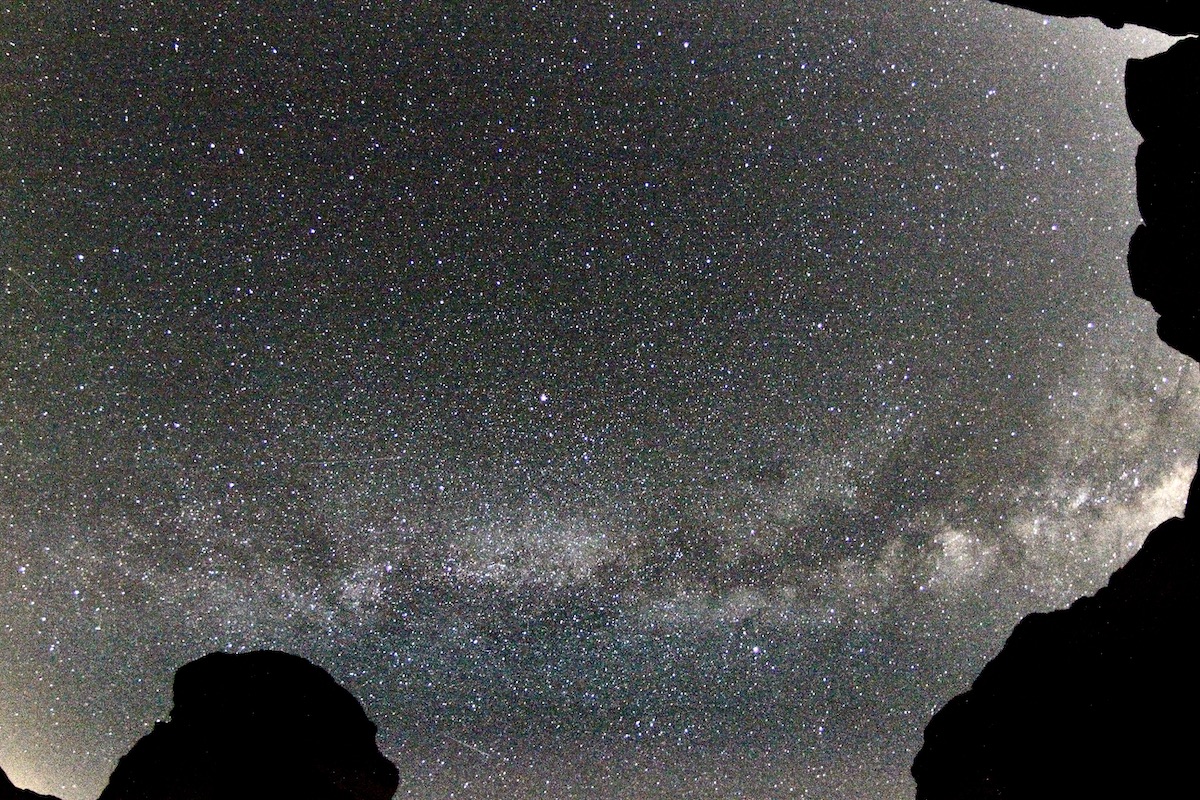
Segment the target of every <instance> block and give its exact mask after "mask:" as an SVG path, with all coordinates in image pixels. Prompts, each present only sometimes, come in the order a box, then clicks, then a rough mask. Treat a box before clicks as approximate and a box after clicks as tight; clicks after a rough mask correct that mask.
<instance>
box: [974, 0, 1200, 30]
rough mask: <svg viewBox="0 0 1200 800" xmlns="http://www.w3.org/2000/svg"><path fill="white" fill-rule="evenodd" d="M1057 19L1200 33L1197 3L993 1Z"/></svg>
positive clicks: (1166, 0) (1155, 0) (1183, 0)
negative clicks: (1072, 18)
mask: <svg viewBox="0 0 1200 800" xmlns="http://www.w3.org/2000/svg"><path fill="white" fill-rule="evenodd" d="M993 2H997V3H1000V4H1001V5H1006V6H1016V7H1017V8H1024V9H1028V10H1030V11H1036V12H1038V13H1039V14H1050V15H1052V16H1056V17H1095V18H1096V19H1098V20H1100V21H1101V22H1103V23H1104V24H1105V25H1108V26H1109V27H1110V28H1119V27H1121V26H1122V25H1124V24H1126V23H1129V24H1132V25H1142V26H1144V27H1147V28H1155V29H1156V30H1160V31H1162V32H1163V33H1170V34H1172V35H1175V36H1183V35H1185V34H1189V33H1200V3H1197V2H1196V0H993Z"/></svg>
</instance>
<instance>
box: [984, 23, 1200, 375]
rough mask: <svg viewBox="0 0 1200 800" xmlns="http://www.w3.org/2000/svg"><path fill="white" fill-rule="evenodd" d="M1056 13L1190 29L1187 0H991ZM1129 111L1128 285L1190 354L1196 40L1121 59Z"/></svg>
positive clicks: (1198, 301) (1197, 29) (1199, 56)
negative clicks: (1132, 223) (1131, 219)
mask: <svg viewBox="0 0 1200 800" xmlns="http://www.w3.org/2000/svg"><path fill="white" fill-rule="evenodd" d="M995 2H1001V3H1002V4H1003V5H1009V6H1016V7H1017V8H1025V9H1031V10H1034V11H1038V12H1041V13H1044V14H1056V15H1060V16H1070V17H1079V16H1091V17H1096V18H1097V19H1100V20H1102V21H1103V22H1105V23H1106V24H1108V25H1111V26H1113V27H1120V26H1121V25H1123V24H1124V23H1126V22H1132V23H1135V24H1138V25H1145V26H1147V27H1151V28H1156V29H1158V30H1160V31H1163V32H1164V33H1171V34H1175V35H1182V34H1195V33H1200V3H1198V2H1196V1H1195V0H1136V1H1135V0H995ZM1125 100H1126V106H1127V108H1128V110H1129V118H1130V120H1131V121H1132V122H1133V126H1134V127H1135V128H1136V129H1137V130H1138V132H1139V133H1140V134H1142V137H1143V139H1144V141H1143V143H1142V145H1141V147H1140V148H1139V149H1138V154H1137V196H1138V208H1139V210H1140V211H1141V214H1142V220H1143V223H1144V224H1142V225H1141V226H1139V227H1138V229H1137V231H1136V232H1135V233H1134V235H1133V238H1132V239H1131V240H1130V242H1129V278H1130V283H1131V284H1132V285H1133V292H1134V294H1136V295H1137V296H1138V297H1141V298H1142V299H1144V300H1149V301H1150V303H1151V305H1153V306H1154V310H1155V311H1157V312H1158V314H1159V322H1158V335H1159V338H1160V339H1162V340H1163V341H1164V342H1166V343H1167V344H1168V345H1170V346H1171V347H1174V348H1175V349H1176V350H1178V351H1180V352H1181V353H1183V354H1184V355H1187V356H1189V357H1191V358H1194V359H1197V360H1200V278H1198V277H1197V275H1198V269H1197V268H1198V267H1200V241H1198V240H1197V232H1196V229H1195V220H1196V219H1197V218H1198V216H1197V215H1198V214H1200V123H1197V121H1196V120H1197V117H1198V115H1197V114H1196V108H1197V102H1198V101H1200V41H1198V40H1196V39H1185V40H1183V41H1180V42H1178V43H1176V44H1175V45H1174V46H1173V47H1171V48H1170V49H1169V50H1168V51H1167V52H1165V53H1159V54H1158V55H1155V56H1151V57H1149V58H1143V59H1130V61H1129V63H1128V65H1127V67H1126V71H1125Z"/></svg>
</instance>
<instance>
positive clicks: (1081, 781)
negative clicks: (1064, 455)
mask: <svg viewBox="0 0 1200 800" xmlns="http://www.w3.org/2000/svg"><path fill="white" fill-rule="evenodd" d="M1196 493H1197V487H1196V484H1195V483H1193V497H1192V498H1189V512H1190V513H1189V514H1187V515H1185V517H1184V519H1171V520H1168V521H1166V522H1164V523H1163V524H1162V525H1160V526H1159V527H1158V528H1157V529H1155V530H1154V532H1153V533H1151V534H1150V536H1149V537H1148V538H1147V539H1146V542H1145V544H1144V545H1143V546H1142V548H1141V550H1140V551H1138V553H1137V554H1136V555H1135V556H1134V557H1133V558H1132V559H1130V561H1129V563H1127V564H1126V565H1125V566H1124V567H1122V568H1121V569H1119V570H1117V571H1116V572H1115V573H1113V575H1112V577H1111V578H1110V579H1109V582H1108V585H1107V586H1106V587H1104V588H1102V589H1100V591H1098V592H1097V593H1096V594H1095V595H1094V596H1092V597H1085V598H1082V599H1080V600H1078V601H1076V602H1075V603H1074V604H1072V605H1071V607H1070V608H1068V609H1065V610H1060V611H1055V612H1052V613H1048V614H1031V615H1030V616H1028V617H1026V618H1025V619H1024V620H1022V621H1021V623H1020V624H1019V625H1017V627H1016V629H1015V630H1014V631H1013V633H1012V635H1011V636H1010V637H1009V639H1008V642H1007V643H1006V644H1005V645H1004V648H1003V649H1002V650H1001V651H1000V653H999V655H997V656H996V657H995V658H994V659H993V660H992V661H991V662H990V663H989V664H988V665H987V666H986V667H984V669H983V671H982V672H981V673H980V674H979V677H978V678H977V679H976V680H975V683H974V684H973V685H972V686H971V689H970V691H968V692H966V693H965V694H962V695H959V696H958V697H956V698H954V699H953V700H951V701H950V702H949V703H948V704H946V706H945V707H944V708H943V709H942V710H941V711H939V712H938V713H937V714H936V715H934V717H933V719H932V720H931V721H930V723H929V726H928V727H927V728H926V729H925V745H924V747H923V748H922V749H921V751H920V753H918V755H917V758H916V761H915V762H914V763H913V767H912V773H913V776H914V777H915V778H916V780H917V798H918V800H989V799H990V798H1005V799H1006V800H1008V799H1010V798H1011V799H1013V800H1016V799H1017V798H1019V799H1020V800H1037V799H1038V798H1046V800H1049V799H1050V798H1054V800H1064V799H1066V798H1087V799H1088V800H1095V799H1096V798H1118V797H1120V798H1133V797H1177V796H1185V795H1180V794H1179V793H1178V789H1177V787H1180V786H1190V785H1192V781H1193V779H1194V776H1193V773H1194V771H1195V767H1194V757H1195V751H1196V744H1197V741H1196V733H1195V721H1196V719H1197V716H1196V715H1197V711H1198V710H1200V708H1198V705H1200V704H1198V702H1197V701H1198V698H1200V684H1198V683H1197V680H1198V676H1197V672H1196V661H1195V657H1194V656H1193V655H1192V654H1191V646H1192V644H1193V641H1194V639H1195V635H1196V633H1197V628H1198V623H1197V621H1198V620H1200V581H1198V580H1197V576H1198V575H1200V521H1198V519H1197V517H1200V510H1198V509H1197V508H1196V507H1197V506H1200V500H1197V499H1196V496H1195V495H1196Z"/></svg>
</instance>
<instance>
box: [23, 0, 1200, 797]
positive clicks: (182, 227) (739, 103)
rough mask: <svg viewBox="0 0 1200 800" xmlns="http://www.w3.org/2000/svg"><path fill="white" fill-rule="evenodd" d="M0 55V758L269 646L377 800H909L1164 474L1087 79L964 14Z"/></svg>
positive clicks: (574, 9) (316, 34)
mask: <svg viewBox="0 0 1200 800" xmlns="http://www.w3.org/2000/svg"><path fill="white" fill-rule="evenodd" d="M88 5H91V4H89V3H80V2H74V1H73V0H72V1H67V0H62V1H61V2H59V1H47V2H30V3H15V4H9V5H7V6H5V7H4V8H3V10H2V12H0V48H2V51H0V256H2V264H3V272H2V274H0V282H2V286H3V293H2V294H0V381H2V382H0V526H2V530H3V536H4V542H5V544H4V547H3V548H2V551H0V765H2V766H3V767H4V769H5V770H6V771H7V772H8V773H9V775H10V776H11V777H12V778H13V780H14V782H16V783H17V784H18V785H22V786H26V787H29V788H33V789H36V790H38V791H42V792H53V793H55V794H59V795H60V796H63V797H65V798H67V799H68V800H86V799H87V798H93V797H95V796H96V795H97V794H98V793H99V791H100V789H101V788H102V787H103V785H104V783H105V781H106V779H107V776H108V773H109V772H110V771H111V769H112V767H113V766H114V765H115V763H116V760H117V758H118V757H119V756H120V755H121V754H123V753H124V752H126V751H127V750H128V749H129V747H130V746H131V745H132V744H133V742H134V741H136V740H137V738H138V737H140V736H141V735H142V734H143V733H145V732H146V731H147V730H148V729H149V727H150V726H151V725H152V724H153V722H154V720H155V719H160V718H164V717H165V716H166V714H167V713H168V711H169V709H170V705H171V701H170V681H171V677H172V675H173V672H174V670H175V669H176V668H177V667H178V666H180V665H181V664H183V663H184V662H186V661H188V660H191V659H193V658H196V657H198V656H200V655H202V654H204V653H206V652H209V651H212V650H218V649H225V650H246V649H256V648H264V647H269V648H279V649H285V650H289V651H292V652H295V653H299V654H301V655H304V656H306V657H308V658H310V659H312V660H313V661H315V662H317V663H318V664H320V665H322V666H324V667H325V668H327V669H328V670H329V671H330V672H331V673H332V674H333V675H334V676H335V677H336V678H337V679H338V680H339V681H340V682H341V683H342V684H343V685H345V686H346V687H347V688H349V689H350V690H351V691H353V692H354V694H355V695H356V696H357V697H359V698H360V699H361V700H362V702H363V704H364V706H365V707H366V709H367V712H368V714H369V715H370V716H371V717H372V718H373V719H374V720H375V721H376V722H377V723H378V724H379V726H380V732H379V741H380V745H381V747H382V749H383V750H384V753H385V754H386V755H388V756H389V757H390V758H391V759H392V760H394V761H395V762H396V763H397V765H398V766H399V767H400V772H401V788H400V792H399V796H401V797H413V798H423V799H424V798H429V799H432V798H450V797H455V798H480V799H481V800H482V799H483V798H495V797H513V798H534V797H537V798H584V797H587V798H599V799H600V800H616V799H617V798H621V799H622V800H656V799H657V798H696V799H697V800H729V799H730V798H745V799H746V800H769V799H774V798H783V797H810V798H814V800H817V799H818V798H887V799H888V800H892V799H893V798H901V797H909V796H911V792H912V787H911V781H910V779H909V778H908V775H907V770H908V766H909V763H910V762H911V759H912V756H913V754H914V753H915V751H916V748H917V747H918V746H919V744H920V736H921V731H922V729H923V727H924V725H925V723H926V721H927V720H928V717H929V715H930V714H931V713H932V712H933V711H934V710H935V709H936V708H937V707H938V706H940V705H941V704H942V703H944V702H945V701H946V700H948V699H949V698H950V697H951V696H953V695H954V694H956V693H958V692H960V691H962V690H963V689H965V688H966V686H967V685H968V684H969V682H970V680H971V678H972V676H973V675H974V674H975V672H976V671H977V670H978V669H979V668H980V667H981V666H982V664H983V663H984V662H985V661H986V659H987V658H988V657H989V656H990V655H991V654H994V653H995V652H996V650H997V649H998V648H999V647H1000V645H1001V644H1002V642H1003V640H1004V638H1005V636H1006V635H1007V632H1008V631H1009V629H1010V628H1011V626H1012V625H1013V624H1014V623H1015V622H1016V621H1017V620H1018V619H1019V618H1020V617H1021V616H1023V615H1024V614H1026V613H1029V612H1030V611H1034V610H1044V609H1048V608H1051V607H1055V606H1058V605H1062V604H1064V603H1066V602H1068V601H1069V600H1071V599H1072V598H1073V597H1075V596H1076V595H1078V594H1080V593H1084V592H1090V591H1092V590H1094V589H1095V588H1096V587H1097V586H1099V585H1100V584H1102V583H1103V581H1104V580H1105V579H1106V577H1107V575H1108V573H1109V572H1110V571H1111V570H1112V569H1113V568H1114V567H1115V566H1116V565H1118V564H1120V563H1121V562H1122V561H1123V560H1124V559H1126V558H1127V557H1128V556H1129V555H1130V554H1131V553H1132V552H1133V550H1134V549H1136V547H1137V545H1138V544H1139V542H1140V540H1141V538H1142V537H1143V536H1144V535H1145V534H1146V533H1147V532H1148V531H1149V530H1150V528H1151V527H1152V526H1153V525H1154V524H1155V523H1156V522H1158V521H1160V520H1161V519H1164V518H1166V517H1167V516H1170V515H1171V514H1174V513H1178V512H1179V511H1180V510H1181V509H1182V501H1183V497H1184V493H1185V491H1186V486H1187V482H1188V481H1189V480H1190V478H1191V474H1192V470H1193V467H1194V464H1195V457H1196V445H1197V440H1198V438H1200V437H1198V436H1197V430H1196V427H1197V426H1196V423H1195V421H1194V420H1196V419H1197V415H1198V413H1200V387H1198V382H1197V376H1196V370H1195V368H1194V367H1193V366H1191V364H1190V362H1188V361H1186V360H1185V359H1183V358H1182V357H1181V356H1178V355H1177V354H1175V353H1173V352H1172V351H1170V350H1169V349H1168V348H1167V347H1166V346H1164V345H1162V344H1160V343H1159V342H1158V341H1157V339H1156V338H1155V336H1154V333H1153V330H1154V319H1153V315H1152V312H1151V311H1150V309H1149V308H1148V306H1147V305H1146V304H1144V303H1142V302H1140V301H1138V300H1136V299H1135V298H1133V297H1132V295H1131V293H1130V291H1129V288H1128V278H1127V276H1126V272H1125V267H1124V254H1125V251H1126V243H1127V240H1128V237H1129V235H1130V233H1131V232H1132V229H1133V226H1134V225H1135V224H1136V222H1137V210H1136V204H1135V201H1134V196H1133V190H1134V187H1133V154H1134V149H1135V147H1136V145H1137V141H1138V139H1137V136H1136V134H1135V133H1134V132H1133V130H1132V128H1131V127H1130V126H1129V124H1128V121H1127V119H1126V116H1125V112H1124V104H1123V98H1122V95H1123V86H1122V74H1123V69H1124V60H1125V59H1126V58H1127V57H1129V56H1131V55H1145V54H1147V53H1149V52H1153V51H1156V50H1159V49H1163V48H1164V47H1165V46H1166V45H1167V44H1168V40H1167V39H1166V38H1165V37H1162V36H1158V35H1153V34H1149V33H1146V32H1145V31H1142V30H1139V29H1128V30H1124V31H1110V30H1108V29H1106V28H1104V27H1103V26H1102V25H1100V24H1099V23H1097V22H1088V21H1074V22H1066V21H1061V20H1047V19H1044V18H1042V17H1040V16H1038V15H1036V14H1032V13H1028V12H1021V11H1016V10H1011V9H1005V8H1002V7H999V6H995V5H993V4H991V3H987V2H983V1H982V0H927V1H926V2H922V3H900V2H893V3H885V2H882V1H881V0H805V1H799V2H797V1H793V2H776V0H767V1H766V2H750V1H749V0H747V1H746V2H741V3H737V2H704V3H682V2H674V1H673V0H667V2H662V3H658V4H657V5H656V4H649V3H633V4H625V3H613V2H589V3H586V4H579V5H576V6H571V5H567V4H563V3H556V2H545V3H528V2H527V3H524V4H518V3H509V2H490V3H481V4H478V5H471V4H467V3H456V2H434V1H431V0H416V1H414V2H402V3H401V2H394V3H393V2H378V3H362V4H342V3H333V2H304V3H289V2H277V3H252V2H236V0H225V1H224V2H213V3H199V4H189V5H195V6H196V7H195V8H186V7H185V4H182V3H176V2H159V3H149V2H132V0H131V1H130V2H127V3H124V4H119V3H116V2H112V3H104V4H102V6H103V7H99V8H87V7H86V6H88Z"/></svg>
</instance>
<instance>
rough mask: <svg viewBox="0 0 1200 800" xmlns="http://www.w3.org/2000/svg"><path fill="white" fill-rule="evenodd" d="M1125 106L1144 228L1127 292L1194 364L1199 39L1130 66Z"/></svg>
mask: <svg viewBox="0 0 1200 800" xmlns="http://www.w3.org/2000/svg"><path fill="white" fill-rule="evenodd" d="M1197 8H1200V4H1197ZM1198 13H1200V12H1198ZM1125 100H1126V107H1127V108H1128V110H1129V118H1130V120H1131V121H1132V122H1133V125H1134V127H1135V128H1137V130H1138V132H1139V133H1141V134H1142V137H1143V139H1144V141H1143V142H1142V144H1141V146H1140V147H1139V148H1138V154H1137V196H1138V207H1139V209H1140V210H1141V212H1142V219H1143V221H1144V224H1142V225H1141V226H1140V227H1139V228H1138V229H1137V231H1136V232H1135V233H1134V235H1133V239H1132V240H1131V241H1130V243H1129V277H1130V280H1131V281H1132V283H1133V291H1134V294H1136V295H1137V296H1138V297H1141V298H1143V299H1146V300H1149V301H1150V303H1151V304H1152V305H1153V306H1154V310H1155V311H1157V312H1158V313H1159V315H1160V317H1159V321H1158V335H1159V337H1160V338H1161V339H1162V340H1163V341H1164V342H1166V343H1167V344H1169V345H1171V346H1172V347H1174V348H1175V349H1176V350H1179V351H1180V352H1182V353H1184V354H1186V355H1188V356H1190V357H1191V358H1194V359H1200V238H1198V237H1200V232H1198V231H1197V228H1196V221H1197V219H1200V120H1198V118H1197V115H1196V113H1195V111H1196V109H1197V108H1198V107H1200V106H1198V105H1197V103H1198V102H1200V39H1196V38H1189V39H1183V40H1182V41H1180V42H1178V43H1176V44H1175V45H1174V46H1173V47H1171V49H1169V50H1167V51H1166V52H1165V53H1160V54H1158V55H1155V56H1151V57H1149V58H1144V59H1132V60H1130V61H1129V64H1128V66H1127V67H1126V70H1125Z"/></svg>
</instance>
